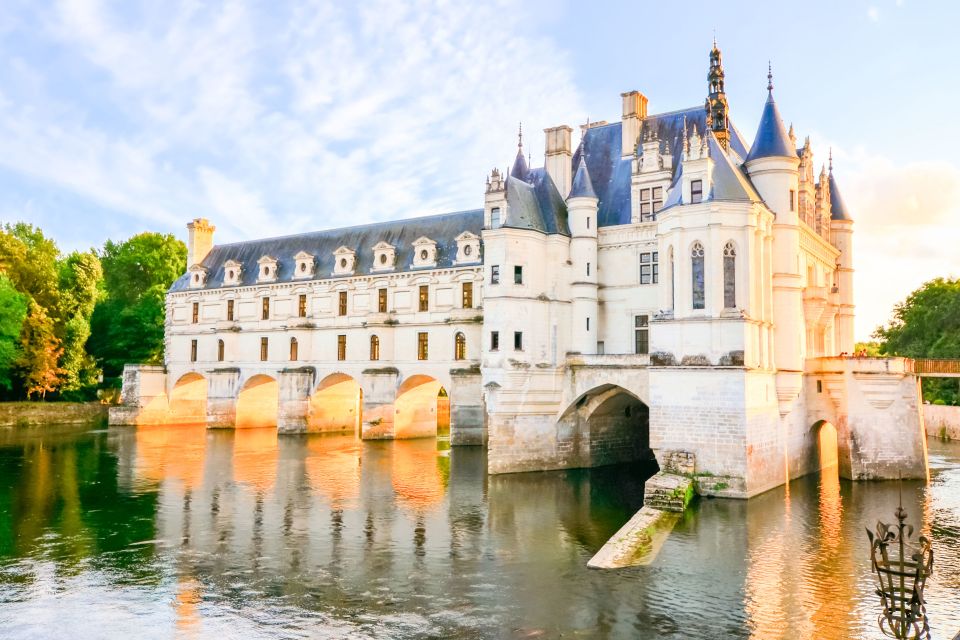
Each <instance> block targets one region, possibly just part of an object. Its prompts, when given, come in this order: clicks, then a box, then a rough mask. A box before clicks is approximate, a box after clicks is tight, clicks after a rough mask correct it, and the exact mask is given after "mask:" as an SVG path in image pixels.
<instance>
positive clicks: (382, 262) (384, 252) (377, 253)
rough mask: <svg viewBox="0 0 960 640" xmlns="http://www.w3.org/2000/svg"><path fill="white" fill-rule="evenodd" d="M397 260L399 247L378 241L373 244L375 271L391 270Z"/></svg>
mask: <svg viewBox="0 0 960 640" xmlns="http://www.w3.org/2000/svg"><path fill="white" fill-rule="evenodd" d="M396 262H397V249H396V247H394V246H393V245H392V244H389V243H386V242H378V243H377V244H375V245H374V246H373V271H391V270H392V269H393V268H394V267H395V266H396Z"/></svg>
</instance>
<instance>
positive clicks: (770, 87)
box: [767, 60, 773, 91]
mask: <svg viewBox="0 0 960 640" xmlns="http://www.w3.org/2000/svg"><path fill="white" fill-rule="evenodd" d="M767 91H773V65H772V64H770V61H769V60H767Z"/></svg>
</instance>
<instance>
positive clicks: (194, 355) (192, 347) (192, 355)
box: [190, 340, 197, 362]
mask: <svg viewBox="0 0 960 640" xmlns="http://www.w3.org/2000/svg"><path fill="white" fill-rule="evenodd" d="M196 361H197V341H196V340H191V341H190V362H196Z"/></svg>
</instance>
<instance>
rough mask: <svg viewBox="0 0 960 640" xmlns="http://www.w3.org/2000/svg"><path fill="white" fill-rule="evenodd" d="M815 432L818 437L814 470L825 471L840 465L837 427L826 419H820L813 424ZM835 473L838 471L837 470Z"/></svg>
mask: <svg viewBox="0 0 960 640" xmlns="http://www.w3.org/2000/svg"><path fill="white" fill-rule="evenodd" d="M813 432H814V434H815V435H816V438H817V446H816V453H815V455H816V457H817V459H816V461H815V463H814V464H813V465H812V468H813V469H814V470H819V471H823V470H825V469H829V468H831V467H834V468H836V467H837V466H838V465H839V458H840V455H839V454H840V449H839V442H838V439H837V428H836V427H835V426H833V424H832V423H830V422H827V421H826V420H819V421H817V422H816V423H814V425H813ZM833 473H837V471H836V470H834V471H833Z"/></svg>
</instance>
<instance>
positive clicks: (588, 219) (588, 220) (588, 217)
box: [587, 216, 590, 229]
mask: <svg viewBox="0 0 960 640" xmlns="http://www.w3.org/2000/svg"><path fill="white" fill-rule="evenodd" d="M589 228H590V216H587V229H589Z"/></svg>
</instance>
